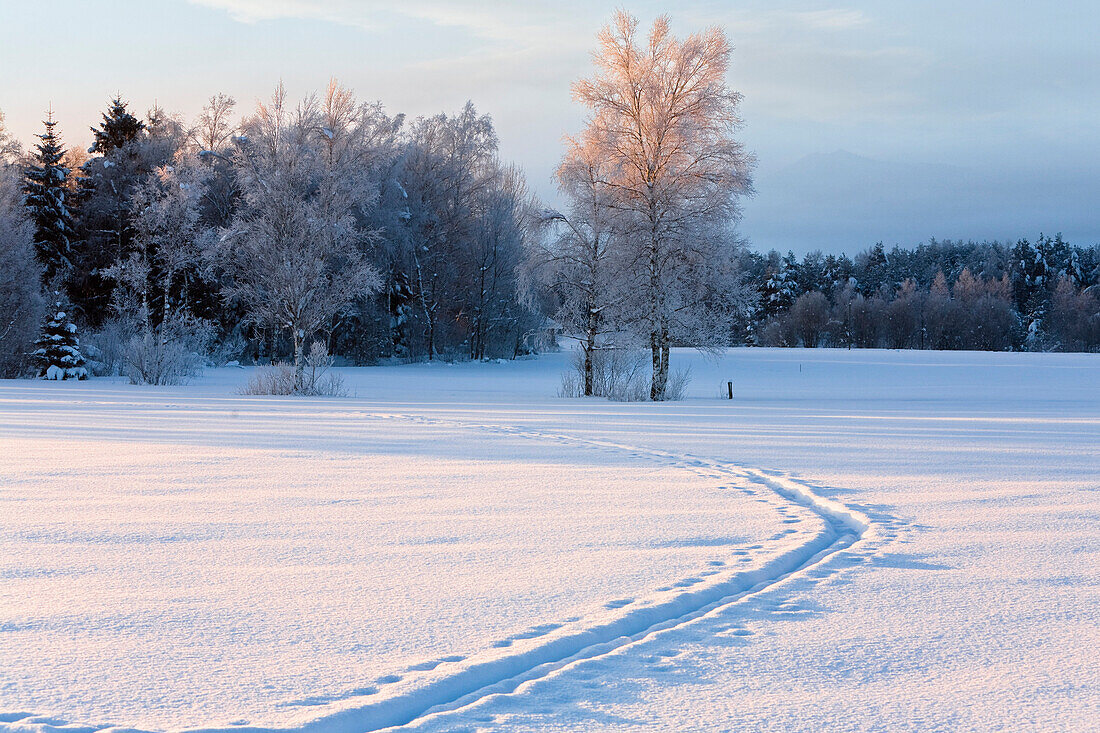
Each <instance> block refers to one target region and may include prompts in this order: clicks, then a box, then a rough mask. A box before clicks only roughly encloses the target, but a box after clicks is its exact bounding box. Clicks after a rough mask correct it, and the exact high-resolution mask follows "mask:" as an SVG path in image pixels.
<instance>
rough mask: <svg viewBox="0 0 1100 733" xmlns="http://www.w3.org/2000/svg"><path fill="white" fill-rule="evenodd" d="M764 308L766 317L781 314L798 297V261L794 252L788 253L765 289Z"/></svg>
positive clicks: (766, 283)
mask: <svg viewBox="0 0 1100 733" xmlns="http://www.w3.org/2000/svg"><path fill="white" fill-rule="evenodd" d="M762 295H763V301H764V302H763V308H764V313H765V314H766V315H774V314H776V313H781V312H783V311H785V310H787V309H788V308H790V307H791V305H792V304H793V303H794V301H795V298H797V297H798V295H799V293H798V260H796V259H795V258H794V253H793V252H787V256H786V257H784V258H783V259H782V260H781V261H780V263H779V268H778V269H777V270H775V271H774V272H773V273H772V275H771V277H769V278H768V280H767V282H765V283H764V289H763V293H762Z"/></svg>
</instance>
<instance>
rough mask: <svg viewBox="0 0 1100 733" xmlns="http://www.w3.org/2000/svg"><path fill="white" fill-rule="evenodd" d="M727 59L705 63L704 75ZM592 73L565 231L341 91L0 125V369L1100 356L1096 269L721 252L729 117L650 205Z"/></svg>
mask: <svg viewBox="0 0 1100 733" xmlns="http://www.w3.org/2000/svg"><path fill="white" fill-rule="evenodd" d="M628 31H629V32H632V29H630V28H627V29H625V30H624V33H626V32H628ZM627 35H629V34H627ZM623 39H625V40H624V43H625V42H626V41H631V40H632V37H627V36H623V38H622V39H619V40H623ZM615 40H616V39H611V41H615ZM688 40H689V41H690V40H691V39H688ZM720 40H721V39H718V40H715V39H707V38H703V39H702V41H701V43H704V44H713V52H714V54H715V59H717V61H716V62H715V63H716V66H715V67H714V70H713V71H714V73H715V74H718V73H719V72H721V71H722V70H723V69H724V67H723V66H721V54H723V53H726V54H728V49H724V48H723V47H722V46H721V43H720ZM678 48H679V47H678ZM700 49H701V50H700ZM700 49H695V50H693V51H692V53H695V54H699V53H706V52H708V49H711V46H707V45H703V46H700ZM603 78H604V77H600V76H599V75H597V76H596V77H594V78H593V80H591V81H590V82H585V83H584V84H588V86H584V84H582V85H581V86H579V87H578V89H579V90H580V92H579V93H578V92H577V91H576V90H575V94H578V96H579V98H581V101H582V102H584V101H585V98H584V96H583V95H584V94H585V93H587V94H588V95H589V98H588V100H587V102H586V104H588V105H589V107H590V110H591V111H592V113H593V117H592V122H591V124H590V126H589V128H588V130H586V133H585V135H584V136H582V137H580V138H578V139H577V140H571V141H570V142H569V145H568V146H567V151H566V154H565V157H564V158H563V162H562V165H561V168H560V169H559V171H558V174H557V176H558V183H559V185H560V187H561V191H562V197H563V199H564V200H565V201H566V202H567V207H566V208H565V209H564V210H563V211H561V212H559V211H557V210H553V209H549V208H547V207H546V206H545V205H543V204H541V203H539V202H538V201H536V200H535V199H534V197H533V196H532V195H531V194H530V193H529V192H528V190H527V187H526V184H525V181H524V177H523V174H522V172H521V171H520V170H519V169H517V168H516V167H515V166H513V165H509V164H507V163H506V162H504V161H502V160H500V158H499V156H498V152H497V137H496V133H495V131H494V129H493V124H492V121H491V119H490V118H489V117H488V116H486V115H483V114H480V113H479V112H478V111H477V110H476V109H475V107H474V106H473V105H472V104H467V105H466V106H465V107H464V108H463V109H461V110H459V111H458V112H457V113H454V114H438V115H435V116H432V117H423V118H418V119H416V120H411V121H410V120H406V119H405V118H404V117H403V116H402V115H390V114H388V113H387V112H386V111H385V110H384V108H383V107H382V106H381V104H379V103H367V102H361V101H358V100H356V99H355V98H354V96H353V95H352V93H351V92H349V91H348V90H346V89H344V88H342V87H341V86H339V85H338V84H336V83H332V84H331V85H330V86H329V87H328V89H327V90H326V91H325V92H324V93H323V94H320V95H316V96H311V97H308V98H306V99H303V100H300V101H297V102H291V101H290V100H288V99H287V98H286V95H285V93H284V92H283V90H282V89H281V88H277V89H276V91H275V93H274V94H273V95H272V97H271V98H270V99H269V100H267V101H265V102H262V103H260V104H258V105H257V106H256V108H255V109H254V110H252V111H251V112H249V113H247V114H245V115H244V117H243V119H239V118H238V115H237V112H236V106H235V102H234V100H233V99H231V98H229V97H226V96H224V95H215V96H214V97H212V98H211V99H210V100H209V103H208V104H207V105H206V107H205V108H204V109H203V110H202V112H201V114H200V115H199V116H198V117H197V118H196V119H194V120H190V121H187V120H184V119H183V118H181V117H179V116H175V115H170V114H167V113H165V112H164V111H163V110H161V109H153V110H150V111H149V112H148V113H147V114H146V115H144V116H143V117H139V116H136V115H135V114H134V113H133V112H132V111H131V110H130V109H129V108H128V105H127V103H126V102H125V101H123V100H122V99H114V100H112V101H111V102H110V104H109V105H108V108H107V109H106V111H105V112H104V113H103V116H102V120H101V121H100V123H99V124H98V125H96V126H95V127H94V128H92V133H93V135H94V142H93V144H92V146H91V147H90V148H89V149H88V150H87V151H86V152H85V151H84V150H81V149H74V148H69V147H66V146H65V144H64V141H63V139H62V135H61V132H60V130H59V129H58V123H57V121H56V120H54V119H53V117H52V115H48V116H47V118H46V120H45V121H44V128H43V131H42V133H41V135H40V136H39V140H38V142H37V143H36V144H35V145H33V146H31V147H29V148H24V147H23V146H21V145H20V144H19V143H18V142H17V141H15V140H13V139H12V138H11V137H10V135H8V134H6V133H5V132H4V129H3V122H2V117H0V372H2V373H3V374H4V375H5V376H17V375H28V376H33V375H35V374H38V375H43V376H46V375H47V371H48V370H49V368H50V366H54V367H56V368H55V369H54V371H53V372H52V375H53V376H54V377H61V378H64V377H69V376H71V377H83V376H85V375H87V374H89V373H90V374H93V375H103V374H127V375H129V376H130V377H131V379H132V380H133V381H135V382H145V383H166V382H172V381H178V380H179V379H181V378H184V377H186V376H187V375H190V374H194V373H196V372H197V371H198V370H199V369H201V367H202V366H203V365H204V364H225V363H228V362H234V361H236V362H242V363H268V362H272V361H282V360H286V361H288V362H289V363H292V364H294V366H295V368H296V370H297V372H298V375H299V376H298V379H300V378H301V372H302V370H304V369H305V368H307V367H308V365H309V363H310V359H311V358H322V359H328V358H329V355H333V356H335V357H337V358H339V359H341V360H342V361H343V362H344V363H349V364H371V363H376V362H379V361H381V360H427V359H437V358H443V359H448V360H453V359H490V358H514V357H517V356H520V355H523V354H528V353H532V352H535V351H537V350H539V349H542V348H548V347H552V346H553V345H554V344H555V342H560V341H562V340H563V339H566V338H577V339H578V340H580V341H581V343H582V346H584V347H585V352H586V353H588V354H589V355H590V356H594V355H595V354H597V352H599V351H607V350H611V349H613V348H619V347H620V346H623V347H625V346H627V345H630V346H633V347H635V348H649V347H652V349H653V354H654V383H655V385H657V381H658V376H660V378H661V379H662V380H663V379H666V378H667V376H668V369H667V367H668V364H667V360H668V347H669V345H688V346H703V347H711V348H717V347H721V346H728V345H765V346H806V347H816V346H833V347H854V348H911V349H986V350H1020V349H1028V350H1064V351H1096V350H1100V248H1098V247H1097V246H1095V245H1093V246H1081V245H1077V244H1071V243H1068V242H1065V241H1063V239H1062V238H1061V236H1054V237H1049V236H1045V235H1040V236H1038V237H1037V238H1035V239H1020V240H1019V241H1017V242H1015V243H1008V242H961V241H936V240H933V241H930V242H928V243H925V244H920V245H917V246H914V247H911V248H906V247H900V246H895V247H892V248H890V249H887V248H885V247H884V246H883V245H882V244H881V243H880V244H876V245H874V246H872V247H870V248H868V249H865V250H863V251H861V252H860V253H859V254H857V255H855V256H854V257H848V256H846V255H833V254H827V255H826V254H822V253H820V252H812V253H810V254H808V255H806V256H804V257H803V258H801V259H798V258H796V257H794V256H793V254H790V253H788V254H787V255H786V256H783V255H781V254H780V253H778V252H774V251H773V252H770V253H768V254H760V253H756V252H753V251H752V250H751V249H750V248H749V246H748V245H747V243H746V242H745V241H744V240H743V239H740V238H739V237H738V236H736V234H735V232H734V229H733V225H734V224H735V222H736V220H737V217H738V208H737V199H738V197H739V196H746V195H750V194H751V181H750V176H749V174H750V171H751V168H752V164H753V161H752V159H751V156H749V155H748V154H747V153H745V152H744V151H743V150H742V149H741V148H740V146H739V145H737V144H736V143H734V142H732V139H731V138H729V136H728V132H729V130H732V129H735V128H736V126H737V124H738V120H737V119H736V116H735V109H734V108H735V106H736V103H737V101H738V98H737V97H736V95H734V94H732V93H726V92H725V91H723V90H724V87H722V88H721V89H719V93H716V94H715V96H716V98H717V99H718V102H716V103H715V104H714V105H713V106H712V107H710V108H708V109H709V112H708V114H709V115H710V116H711V118H718V119H719V120H720V124H718V125H716V126H715V128H714V133H713V135H712V136H711V137H710V138H706V139H704V142H709V144H710V146H711V147H710V148H706V147H705V146H702V147H700V150H701V151H702V152H701V153H700V155H699V158H698V160H699V161H703V160H705V161H708V162H709V164H712V165H713V166H714V167H713V170H711V171H709V172H708V173H707V178H706V180H707V187H706V188H705V189H691V188H690V184H689V183H685V182H683V181H679V182H678V181H676V180H672V181H671V182H670V183H668V184H667V191H668V192H671V193H667V194H666V193H665V192H662V193H661V196H663V198H662V197H661V196H656V195H653V196H652V197H651V198H649V199H646V198H645V194H646V192H647V191H648V192H649V193H650V194H652V192H653V191H654V190H655V189H654V187H653V186H652V185H649V184H648V183H647V185H649V187H648V188H646V187H645V186H641V185H639V186H636V187H634V188H631V183H630V180H629V179H628V177H627V176H626V174H624V173H622V170H623V169H624V167H625V163H622V162H620V163H616V162H615V161H614V160H613V159H612V158H611V156H613V151H615V150H618V149H621V146H618V147H616V145H615V144H613V143H611V142H609V139H610V138H609V135H610V133H609V132H608V130H610V129H612V125H611V123H610V122H608V120H609V119H611V117H610V116H609V115H611V112H608V111H607V109H605V107H606V104H604V102H603V101H602V100H603V99H605V97H606V95H604V96H601V89H600V86H599V85H600V84H601V83H603V81H601V80H602V79H603ZM654 93H656V92H654ZM601 105H604V106H603V107H601ZM612 112H613V111H612ZM693 124H694V128H693V129H694V130H695V131H696V133H695V134H697V135H698V134H699V133H698V130H699V129H702V128H703V125H702V124H701V123H700V122H698V121H697V122H695V123H693ZM601 125H603V127H601ZM704 137H705V136H704ZM700 139H702V138H700ZM616 165H617V166H618V167H617V168H615V166H616ZM693 165H695V167H696V168H698V165H700V163H698V162H696V163H695V164H693ZM609 167H612V168H613V170H612V171H611V172H610V173H609V172H608V170H607V169H608V168H609ZM616 176H618V177H617V178H616ZM643 182H644V181H643ZM677 186H679V187H680V188H677ZM669 201H675V202H678V203H676V205H675V206H673V205H672V204H668V202H669ZM684 201H689V202H696V203H692V204H690V205H692V206H696V207H697V210H696V211H694V212H690V211H689V214H690V216H688V215H684V214H683V212H684V211H685V206H688V204H684V203H683V202H684ZM662 205H667V210H666V211H665V213H663V214H661V216H660V217H654V218H653V219H652V221H650V220H647V219H646V218H645V217H646V215H647V212H653V211H656V210H660V209H659V207H660V206H662ZM676 207H679V208H676ZM673 214H676V215H677V216H679V218H678V219H677V218H675V217H673V216H672V215H673ZM670 220H675V221H677V222H678V223H677V224H676V228H675V229H673V228H669V229H668V232H666V233H662V234H661V235H660V236H661V237H664V239H661V238H660V237H658V235H657V234H655V232H657V231H658V230H657V223H656V222H658V221H660V222H667V221H670ZM647 222H648V223H647ZM650 224H652V226H650ZM662 226H664V224H662ZM647 227H648V228H647ZM748 234H750V235H751V232H749V233H748ZM311 354H312V357H311ZM318 354H320V356H318ZM59 360H62V361H59ZM662 360H663V361H662ZM588 368H589V370H590V371H591V368H592V367H591V364H589V365H588ZM660 386H661V389H662V390H663V382H661V385H660ZM654 390H657V386H655V387H654ZM589 391H590V390H589ZM652 396H653V398H654V399H659V398H661V397H662V396H663V392H658V391H654V392H653V395H652Z"/></svg>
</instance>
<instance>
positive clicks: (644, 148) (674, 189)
mask: <svg viewBox="0 0 1100 733" xmlns="http://www.w3.org/2000/svg"><path fill="white" fill-rule="evenodd" d="M637 31H638V22H637V20H636V19H635V18H634V17H632V16H630V15H629V14H627V13H626V12H623V11H620V12H618V13H616V15H615V17H614V19H613V21H612V23H611V24H610V25H609V26H607V27H606V28H604V29H603V30H602V31H601V32H600V35H599V48H598V50H597V51H596V53H595V54H594V57H593V58H594V61H595V66H596V72H595V74H594V75H593V76H592V77H591V78H590V79H585V80H581V81H579V82H577V83H576V84H575V85H574V87H573V93H574V96H575V98H576V99H577V100H578V101H580V102H582V103H583V104H584V105H585V106H587V107H588V108H589V109H590V110H591V112H592V115H591V118H590V120H589V124H588V127H587V129H586V130H585V132H584V135H583V137H582V141H581V143H580V144H581V145H583V146H584V147H586V148H592V149H593V150H594V152H593V157H596V158H599V159H601V160H603V161H606V163H607V177H606V180H605V182H606V184H607V185H608V186H609V187H610V188H611V189H612V191H613V192H614V202H615V206H616V207H617V208H618V209H619V211H620V212H621V213H622V214H623V217H622V220H621V221H622V224H621V226H623V227H624V234H625V236H626V241H627V242H629V244H630V245H631V248H632V252H631V260H632V262H631V266H632V272H633V273H634V278H635V280H634V286H635V287H634V292H636V294H637V296H638V297H637V299H636V302H635V306H634V318H635V321H636V324H637V328H638V329H639V330H640V331H642V332H644V333H646V334H647V336H648V340H649V346H650V350H651V352H652V367H653V377H652V384H651V389H650V398H651V399H653V400H661V399H664V397H665V388H666V385H667V382H668V374H669V371H668V358H669V347H670V346H671V344H672V341H673V339H674V338H675V339H680V340H684V341H689V342H694V343H696V344H700V343H706V342H708V341H711V339H712V338H715V337H717V335H716V334H715V333H713V332H712V331H710V328H709V327H710V325H711V324H712V323H713V319H710V318H707V317H705V315H704V314H703V313H701V311H700V306H701V305H706V304H707V303H708V301H709V302H714V300H715V299H712V298H708V297H706V294H705V293H700V292H699V289H698V286H699V284H700V283H706V282H710V281H711V277H710V276H709V274H708V270H709V268H710V266H711V263H713V262H716V261H722V260H723V259H724V255H723V253H722V251H721V250H722V246H723V244H725V243H727V242H728V237H727V236H726V233H727V230H728V228H729V227H730V226H732V224H733V223H734V222H735V221H736V219H737V218H738V216H739V209H738V206H737V200H738V197H739V196H742V195H747V194H749V193H751V183H750V177H749V174H750V170H751V167H752V163H753V160H752V156H750V155H749V154H748V153H746V152H745V150H744V147H743V146H742V144H741V143H740V142H739V141H738V140H737V139H736V137H735V133H736V131H737V130H738V128H739V127H740V124H741V123H740V119H739V117H738V114H737V107H738V104H739V102H740V95H739V94H738V93H736V92H734V91H732V90H731V89H729V88H728V87H727V85H726V82H725V76H726V72H727V70H728V68H729V56H730V50H731V49H730V44H729V42H728V40H727V39H726V37H725V34H724V33H723V32H722V31H721V30H720V29H718V28H711V29H708V30H706V31H703V32H702V33H697V34H693V35H691V36H688V37H687V38H685V39H682V40H680V39H677V38H675V37H674V36H673V35H672V34H671V33H670V31H669V21H668V18H667V17H664V16H662V17H660V18H658V19H657V20H656V21H655V22H654V25H653V28H652V30H651V31H650V33H649V38H648V42H647V43H645V44H644V45H641V44H639V42H638V39H637ZM723 337H724V338H726V339H728V333H726V334H724V335H723Z"/></svg>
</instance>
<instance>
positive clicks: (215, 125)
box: [193, 93, 237, 153]
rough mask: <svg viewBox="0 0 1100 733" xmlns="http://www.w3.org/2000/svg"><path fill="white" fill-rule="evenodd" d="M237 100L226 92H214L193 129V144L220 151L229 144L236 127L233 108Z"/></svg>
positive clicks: (201, 147) (200, 148)
mask: <svg viewBox="0 0 1100 733" xmlns="http://www.w3.org/2000/svg"><path fill="white" fill-rule="evenodd" d="M236 106H237V100H235V99H233V97H230V96H229V95H227V94H221V93H218V94H215V95H213V96H211V97H210V99H209V101H207V103H206V105H205V106H204V107H203V108H202V113H201V114H200V115H199V119H198V120H197V121H196V122H195V128H194V131H193V134H194V138H195V144H196V145H198V147H199V150H209V151H211V152H215V153H217V152H221V151H223V150H225V148H226V147H227V146H228V145H229V142H230V139H231V138H232V137H233V132H234V131H235V129H236V127H235V125H234V124H233V109H234V107H236Z"/></svg>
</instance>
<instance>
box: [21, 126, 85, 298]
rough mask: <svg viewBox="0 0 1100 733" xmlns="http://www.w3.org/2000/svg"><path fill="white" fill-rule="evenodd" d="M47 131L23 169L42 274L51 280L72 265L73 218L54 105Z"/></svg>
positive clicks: (63, 152)
mask: <svg viewBox="0 0 1100 733" xmlns="http://www.w3.org/2000/svg"><path fill="white" fill-rule="evenodd" d="M43 124H45V126H46V131H45V132H44V133H43V134H41V135H39V136H38V138H39V140H41V142H40V143H38V144H37V145H36V146H35V155H34V159H35V162H36V165H31V166H28V167H27V168H26V170H25V171H24V181H25V183H24V187H23V190H24V193H25V194H26V206H27V210H28V211H29V212H30V215H31V219H32V220H33V222H34V228H35V232H34V246H35V250H36V252H37V254H38V260H39V262H41V263H42V268H43V269H42V276H43V280H44V281H45V282H49V281H50V280H52V279H53V278H54V276H56V275H58V274H59V273H61V274H64V273H66V272H67V271H68V270H69V269H71V268H72V260H71V258H70V249H71V246H72V242H71V237H72V231H73V221H72V217H71V215H70V214H69V208H68V205H67V203H66V201H65V195H66V193H67V192H68V189H67V187H66V185H65V184H66V180H67V179H68V176H69V169H68V168H66V167H65V166H64V165H63V164H62V159H63V157H64V155H65V149H64V147H63V146H62V145H61V138H60V137H59V136H58V135H57V131H56V130H54V127H55V126H56V125H57V122H56V121H55V120H54V118H53V110H52V109H51V110H50V111H49V113H48V114H47V117H46V120H45V121H44V123H43Z"/></svg>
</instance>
